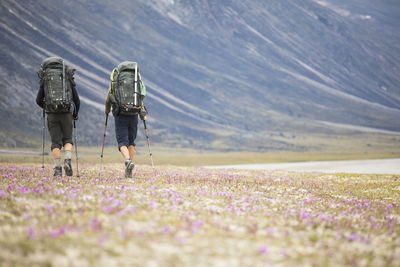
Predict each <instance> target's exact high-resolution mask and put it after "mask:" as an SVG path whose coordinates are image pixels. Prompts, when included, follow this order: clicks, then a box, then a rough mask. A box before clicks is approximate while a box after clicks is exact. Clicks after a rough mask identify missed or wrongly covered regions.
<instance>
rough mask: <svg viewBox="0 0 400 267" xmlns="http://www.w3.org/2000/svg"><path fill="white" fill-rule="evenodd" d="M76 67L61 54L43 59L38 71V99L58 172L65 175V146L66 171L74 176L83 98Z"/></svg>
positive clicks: (55, 169) (56, 172) (56, 173)
mask: <svg viewBox="0 0 400 267" xmlns="http://www.w3.org/2000/svg"><path fill="white" fill-rule="evenodd" d="M74 72H75V69H70V68H68V66H67V65H66V64H65V61H64V60H63V59H62V58H60V57H49V58H46V59H45V60H43V62H42V64H41V68H40V70H39V71H38V76H39V78H40V88H39V91H38V94H37V97H36V103H37V104H38V105H39V106H40V107H41V108H42V109H44V110H45V112H46V114H47V127H48V130H49V134H50V137H51V152H52V155H53V159H54V165H55V167H54V176H62V167H61V149H62V148H63V147H64V158H65V159H64V171H65V174H66V175H67V176H72V174H73V171H72V165H71V156H72V145H73V142H72V122H73V120H77V119H78V112H79V107H80V100H79V95H78V92H77V91H76V88H75V81H74Z"/></svg>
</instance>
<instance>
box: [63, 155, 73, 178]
mask: <svg viewBox="0 0 400 267" xmlns="http://www.w3.org/2000/svg"><path fill="white" fill-rule="evenodd" d="M64 171H65V174H66V175H67V176H72V167H71V159H66V160H64Z"/></svg>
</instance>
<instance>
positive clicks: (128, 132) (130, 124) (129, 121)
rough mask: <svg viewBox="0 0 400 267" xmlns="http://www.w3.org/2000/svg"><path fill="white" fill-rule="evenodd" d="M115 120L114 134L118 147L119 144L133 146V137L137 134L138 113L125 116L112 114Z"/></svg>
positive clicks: (119, 146)
mask: <svg viewBox="0 0 400 267" xmlns="http://www.w3.org/2000/svg"><path fill="white" fill-rule="evenodd" d="M114 121H115V135H116V137H117V142H118V149H121V146H126V147H128V146H135V139H136V134H137V125H138V115H133V116H127V115H117V116H114Z"/></svg>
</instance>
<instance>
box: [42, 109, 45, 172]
mask: <svg viewBox="0 0 400 267" xmlns="http://www.w3.org/2000/svg"><path fill="white" fill-rule="evenodd" d="M45 116H46V113H45V112H44V109H43V117H42V118H43V141H42V169H44V131H45V128H46V121H45Z"/></svg>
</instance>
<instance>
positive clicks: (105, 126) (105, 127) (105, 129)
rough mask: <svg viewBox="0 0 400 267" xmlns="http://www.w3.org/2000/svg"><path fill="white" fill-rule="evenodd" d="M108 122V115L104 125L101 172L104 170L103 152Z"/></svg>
mask: <svg viewBox="0 0 400 267" xmlns="http://www.w3.org/2000/svg"><path fill="white" fill-rule="evenodd" d="M107 122H108V114H106V122H105V123H104V135H103V146H102V147H101V156H100V158H101V160H100V171H101V169H102V168H103V152H104V143H105V141H106V134H107Z"/></svg>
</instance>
